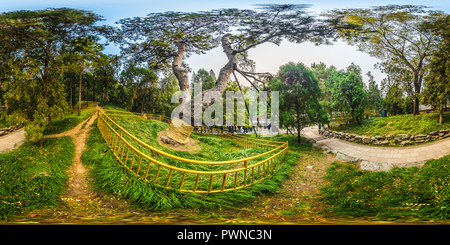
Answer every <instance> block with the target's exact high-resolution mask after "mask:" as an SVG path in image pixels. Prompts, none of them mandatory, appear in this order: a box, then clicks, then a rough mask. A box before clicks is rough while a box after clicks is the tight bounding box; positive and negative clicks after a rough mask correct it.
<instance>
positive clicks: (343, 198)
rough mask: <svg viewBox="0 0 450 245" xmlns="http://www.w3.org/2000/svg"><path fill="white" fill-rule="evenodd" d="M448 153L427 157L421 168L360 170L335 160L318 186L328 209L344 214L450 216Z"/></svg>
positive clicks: (418, 218)
mask: <svg viewBox="0 0 450 245" xmlns="http://www.w3.org/2000/svg"><path fill="white" fill-rule="evenodd" d="M449 162H450V156H446V157H443V158H440V159H437V160H429V161H428V162H427V163H426V164H425V166H424V167H423V168H420V169H419V168H415V167H414V168H394V169H392V170H391V171H389V172H369V171H362V170H359V169H358V168H357V166H356V165H355V164H350V163H337V162H334V163H333V165H332V167H330V168H329V169H328V171H327V175H326V176H325V178H326V179H327V180H329V184H328V185H326V186H324V187H322V188H321V200H322V201H323V202H324V203H325V204H327V205H329V210H330V211H333V212H335V213H338V214H342V215H345V216H352V217H357V216H370V217H373V218H379V219H386V218H387V219H395V220H399V219H408V220H416V219H417V220H443V219H450V166H449Z"/></svg>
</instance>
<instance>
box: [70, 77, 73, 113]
mask: <svg viewBox="0 0 450 245" xmlns="http://www.w3.org/2000/svg"><path fill="white" fill-rule="evenodd" d="M70 109H71V111H70V114H73V81H72V79H70Z"/></svg>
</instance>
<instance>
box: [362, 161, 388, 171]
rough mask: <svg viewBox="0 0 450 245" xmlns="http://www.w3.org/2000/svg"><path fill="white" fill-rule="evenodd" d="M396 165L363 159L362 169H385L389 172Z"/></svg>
mask: <svg viewBox="0 0 450 245" xmlns="http://www.w3.org/2000/svg"><path fill="white" fill-rule="evenodd" d="M393 167H394V166H393V165H392V164H391V163H378V162H371V161H362V162H361V164H360V168H361V169H362V170H368V171H383V172H387V171H389V170H391V169H392V168H393Z"/></svg>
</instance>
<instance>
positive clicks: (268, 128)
mask: <svg viewBox="0 0 450 245" xmlns="http://www.w3.org/2000/svg"><path fill="white" fill-rule="evenodd" d="M270 127H271V125H270V123H269V125H267V130H269V131H270Z"/></svg>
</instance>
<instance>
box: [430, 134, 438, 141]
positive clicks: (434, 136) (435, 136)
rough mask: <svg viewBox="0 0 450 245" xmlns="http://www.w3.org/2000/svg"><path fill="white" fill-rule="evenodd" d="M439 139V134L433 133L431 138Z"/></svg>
mask: <svg viewBox="0 0 450 245" xmlns="http://www.w3.org/2000/svg"><path fill="white" fill-rule="evenodd" d="M437 139H439V136H437V135H432V136H431V139H430V140H437Z"/></svg>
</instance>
